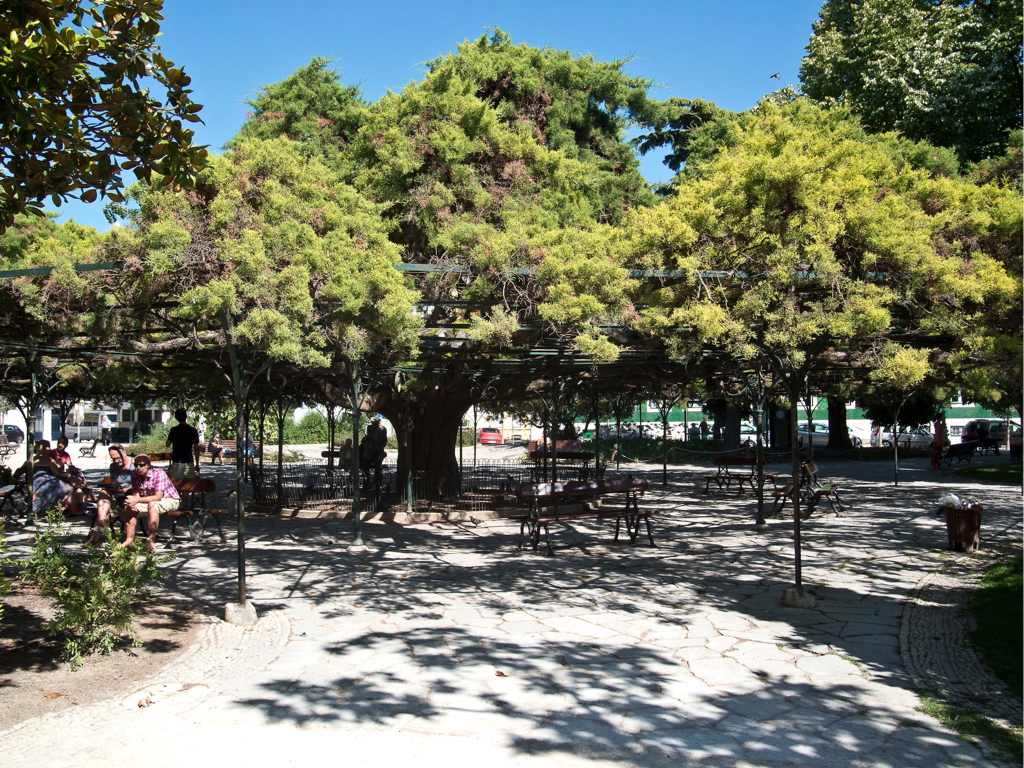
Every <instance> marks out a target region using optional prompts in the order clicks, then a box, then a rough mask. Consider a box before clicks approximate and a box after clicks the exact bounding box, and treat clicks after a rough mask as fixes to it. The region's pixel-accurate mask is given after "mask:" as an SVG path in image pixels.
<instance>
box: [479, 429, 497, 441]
mask: <svg viewBox="0 0 1024 768" xmlns="http://www.w3.org/2000/svg"><path fill="white" fill-rule="evenodd" d="M478 440H479V442H480V445H501V443H502V440H501V430H500V429H498V428H497V427H481V428H480V434H479V436H478Z"/></svg>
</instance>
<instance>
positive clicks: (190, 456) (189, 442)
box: [167, 408, 202, 480]
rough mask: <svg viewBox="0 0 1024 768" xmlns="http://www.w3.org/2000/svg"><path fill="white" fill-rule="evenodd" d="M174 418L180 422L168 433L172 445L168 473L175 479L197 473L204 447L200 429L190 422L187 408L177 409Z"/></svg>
mask: <svg viewBox="0 0 1024 768" xmlns="http://www.w3.org/2000/svg"><path fill="white" fill-rule="evenodd" d="M174 418H176V419H177V420H178V424H177V426H174V427H171V429H170V431H169V432H168V433H167V444H168V445H169V446H171V466H170V467H169V470H170V471H169V473H168V474H170V476H171V478H172V479H173V480H184V479H185V478H186V477H192V476H193V475H194V474H195V473H196V469H197V468H198V467H199V454H200V453H201V452H202V448H201V446H200V443H199V430H198V429H196V428H195V427H193V426H192V425H191V424H189V423H188V414H187V413H186V412H185V409H184V408H179V409H178V410H176V411H175V412H174Z"/></svg>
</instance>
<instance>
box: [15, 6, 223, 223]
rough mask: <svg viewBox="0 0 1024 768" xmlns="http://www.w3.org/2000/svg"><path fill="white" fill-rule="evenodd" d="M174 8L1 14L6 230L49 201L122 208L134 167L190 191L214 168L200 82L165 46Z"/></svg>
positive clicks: (23, 9)
mask: <svg viewBox="0 0 1024 768" xmlns="http://www.w3.org/2000/svg"><path fill="white" fill-rule="evenodd" d="M162 6H163V2H162V0H106V2H103V3H91V2H83V1H82V0H46V1H45V2H31V3H28V2H23V3H14V4H13V5H12V6H11V7H9V8H7V9H6V10H5V11H4V13H3V14H2V15H0V95H2V98H0V230H2V229H3V228H4V227H6V226H8V225H10V224H11V223H12V222H13V220H14V216H15V214H17V213H19V212H22V211H30V212H36V213H41V212H42V209H41V208H40V205H41V204H42V203H43V202H45V201H46V200H48V199H49V200H50V201H52V203H53V204H54V205H60V203H61V202H62V201H65V200H67V199H68V198H69V197H80V198H81V199H82V200H84V201H85V202H91V201H93V200H95V199H96V198H97V195H99V194H105V195H107V196H109V197H111V199H114V200H116V199H118V198H119V197H120V191H121V189H122V184H123V183H122V181H121V175H122V172H123V171H132V172H133V173H134V174H135V175H136V176H137V177H139V178H141V179H150V178H153V179H154V180H156V179H157V178H159V179H160V181H161V183H180V182H187V181H188V180H190V179H191V178H192V177H193V176H194V175H195V172H196V170H197V169H198V168H200V167H201V166H202V164H203V163H204V161H205V158H206V150H205V149H203V148H202V147H195V146H193V145H192V138H193V132H192V130H191V129H190V128H188V127H187V124H188V123H193V122H197V121H198V120H199V114H198V113H199V111H200V110H201V106H200V105H199V104H196V103H195V102H193V101H192V99H191V95H190V94H191V89H190V88H189V87H188V86H189V84H190V82H191V79H190V78H189V76H188V75H187V74H185V72H184V71H183V70H182V69H181V68H180V67H176V66H175V65H174V63H173V62H172V61H170V60H168V59H167V58H166V57H165V56H164V55H163V54H162V53H161V52H160V48H159V46H158V45H157V44H156V38H157V36H158V35H159V33H160V22H161V20H162V15H161V13H162ZM154 87H155V88H156V89H157V91H158V92H159V93H160V96H159V97H158V96H156V95H154V93H153V89H154ZM153 174H158V176H154V175H153Z"/></svg>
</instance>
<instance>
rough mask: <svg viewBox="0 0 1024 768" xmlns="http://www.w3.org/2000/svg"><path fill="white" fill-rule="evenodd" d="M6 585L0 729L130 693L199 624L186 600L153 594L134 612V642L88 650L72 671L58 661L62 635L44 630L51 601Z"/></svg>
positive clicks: (0, 629) (0, 626)
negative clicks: (111, 649)
mask: <svg viewBox="0 0 1024 768" xmlns="http://www.w3.org/2000/svg"><path fill="white" fill-rule="evenodd" d="M12 587H13V589H12V592H11V594H10V595H8V596H7V598H6V599H5V600H4V610H3V617H2V618H0V731H4V730H6V729H7V728H10V727H11V726H13V725H15V724H17V723H19V722H21V721H23V720H27V719H29V718H32V717H36V716H38V715H43V714H46V713H49V712H57V711H60V710H63V709H67V708H69V707H75V706H80V705H82V704H88V703H90V702H93V701H98V700H102V699H107V698H111V697H114V696H117V695H119V694H125V693H128V692H130V691H131V689H132V688H133V687H134V686H137V685H138V683H140V682H141V681H144V680H146V679H147V678H149V677H150V676H152V675H153V674H154V673H156V672H157V671H158V670H159V669H160V668H162V667H163V666H164V665H166V664H167V663H168V662H170V661H172V660H173V659H174V658H175V657H176V656H178V655H179V654H180V653H182V652H183V651H184V650H185V649H186V648H188V647H189V645H190V644H191V642H192V640H193V639H194V638H195V635H196V634H197V633H198V631H199V627H200V623H199V621H198V620H197V617H196V615H195V614H194V613H193V611H192V610H191V609H190V607H189V605H187V604H186V603H184V602H168V600H167V598H166V597H161V596H154V598H152V602H151V603H149V604H147V605H145V606H142V607H140V609H139V612H138V614H137V616H136V633H137V635H138V639H139V641H140V642H141V645H140V646H138V647H135V648H133V647H130V646H127V645H126V646H124V647H121V648H119V649H117V650H115V651H114V652H113V653H111V654H110V655H108V656H101V655H94V656H90V657H88V658H87V659H86V660H85V664H84V666H82V667H81V668H80V669H78V670H76V671H72V670H71V668H70V667H69V666H68V665H67V664H65V663H63V662H62V661H61V660H60V653H61V643H60V641H59V640H55V639H50V638H49V637H47V635H46V631H45V628H44V625H45V624H46V621H47V620H48V619H49V618H50V617H51V616H52V615H53V608H52V605H51V603H50V601H49V600H48V599H47V598H44V597H42V596H41V595H39V594H38V593H37V592H35V591H34V590H33V589H30V588H27V587H25V586H22V585H19V584H17V583H15V584H13V585H12Z"/></svg>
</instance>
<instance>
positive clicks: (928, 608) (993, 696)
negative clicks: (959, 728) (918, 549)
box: [900, 563, 1021, 728]
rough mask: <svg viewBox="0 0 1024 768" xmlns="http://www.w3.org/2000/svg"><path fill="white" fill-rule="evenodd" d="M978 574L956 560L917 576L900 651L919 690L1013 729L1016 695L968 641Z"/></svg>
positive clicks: (1017, 709)
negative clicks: (947, 566) (970, 602)
mask: <svg viewBox="0 0 1024 768" xmlns="http://www.w3.org/2000/svg"><path fill="white" fill-rule="evenodd" d="M965 566H966V567H965ZM980 573H981V569H980V567H979V565H978V564H973V565H972V566H967V565H966V564H963V563H961V564H959V566H957V565H956V564H954V565H953V567H951V568H950V569H949V570H948V571H946V572H943V573H931V574H928V575H926V576H925V577H924V578H923V579H921V581H920V583H919V584H918V588H917V590H916V593H915V594H914V595H913V596H912V597H911V599H910V600H908V601H907V609H906V611H905V613H904V615H903V626H902V629H901V632H900V651H901V653H902V655H903V660H904V663H905V664H906V666H907V670H908V671H909V672H910V674H911V676H912V677H913V678H914V681H915V683H916V684H917V686H918V687H919V688H920V689H922V690H928V691H936V692H941V694H942V696H943V699H944V700H946V701H948V702H951V703H954V704H958V705H962V706H964V707H968V708H970V709H973V710H975V711H977V712H980V713H982V714H984V715H986V716H988V717H991V718H994V719H996V720H1000V721H1002V722H1003V724H1004V725H1006V726H1011V725H1012V726H1016V727H1018V728H1019V727H1020V726H1021V702H1020V699H1017V698H1016V697H1015V696H1014V695H1013V694H1012V693H1011V692H1010V691H1009V689H1007V687H1006V686H1005V684H1003V682H1002V681H1001V680H999V679H998V678H997V677H996V676H995V675H993V674H992V672H990V671H989V669H988V667H986V666H985V663H984V662H983V661H982V660H981V658H980V657H979V656H978V654H977V653H976V652H975V651H974V649H973V647H972V645H971V640H970V635H971V615H970V609H969V606H968V600H969V599H970V595H971V592H973V591H974V589H975V588H976V587H977V585H978V582H979V580H980V579H979V576H980Z"/></svg>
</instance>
